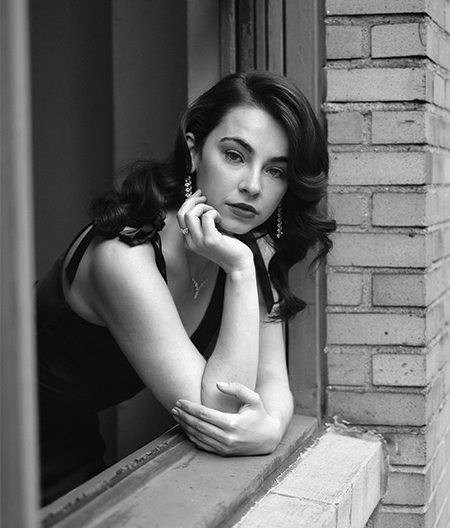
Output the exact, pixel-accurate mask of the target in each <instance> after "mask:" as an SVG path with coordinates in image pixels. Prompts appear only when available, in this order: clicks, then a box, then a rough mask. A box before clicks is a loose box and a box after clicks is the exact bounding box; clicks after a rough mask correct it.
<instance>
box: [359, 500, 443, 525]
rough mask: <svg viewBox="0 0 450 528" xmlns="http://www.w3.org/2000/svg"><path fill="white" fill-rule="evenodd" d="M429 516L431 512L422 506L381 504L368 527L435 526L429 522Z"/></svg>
mask: <svg viewBox="0 0 450 528" xmlns="http://www.w3.org/2000/svg"><path fill="white" fill-rule="evenodd" d="M429 518H430V512H429V511H428V510H426V511H425V509H424V508H423V507H421V506H416V507H413V506H411V507H409V508H405V506H392V505H384V504H380V505H379V506H378V508H377V509H376V510H375V512H374V514H373V515H372V517H371V521H370V522H371V523H372V524H370V525H367V528H425V527H428V526H433V524H429V523H428V519H429Z"/></svg>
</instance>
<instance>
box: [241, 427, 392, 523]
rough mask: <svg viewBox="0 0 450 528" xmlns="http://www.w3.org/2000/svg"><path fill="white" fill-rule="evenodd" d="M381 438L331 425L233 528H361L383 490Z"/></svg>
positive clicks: (384, 465)
mask: <svg viewBox="0 0 450 528" xmlns="http://www.w3.org/2000/svg"><path fill="white" fill-rule="evenodd" d="M387 470H388V463H387V457H386V455H385V453H384V450H383V442H382V440H381V438H379V437H377V436H376V435H372V434H371V433H361V432H358V431H357V430H354V429H352V428H336V427H331V428H330V429H329V430H328V432H326V433H325V434H324V435H323V436H322V437H321V438H320V439H319V440H318V441H317V443H316V444H315V445H314V446H313V447H312V448H311V449H309V450H308V451H307V452H306V453H305V454H304V455H302V456H300V457H299V459H298V460H297V461H296V462H295V464H293V466H292V467H290V468H289V469H288V470H287V471H286V473H285V475H283V478H282V479H280V480H281V481H280V483H279V484H278V485H276V486H275V487H273V488H272V489H271V490H270V491H269V492H268V493H267V494H266V496H265V497H263V498H262V499H261V500H260V501H259V502H258V503H257V504H256V505H255V506H254V507H253V508H252V509H251V510H250V511H249V512H248V514H247V515H246V516H245V517H244V518H243V519H242V520H241V521H239V522H238V523H237V524H236V525H235V527H236V528H256V527H262V526H270V527H271V528H278V527H279V528H284V527H286V526H295V527H296V528H335V527H336V528H337V527H339V528H364V526H366V523H367V521H368V519H369V517H370V516H371V515H372V513H373V511H374V509H375V507H376V506H377V504H378V503H379V501H380V499H381V497H382V496H383V494H384V493H385V491H386V480H387Z"/></svg>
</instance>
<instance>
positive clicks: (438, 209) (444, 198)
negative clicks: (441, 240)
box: [426, 185, 450, 226]
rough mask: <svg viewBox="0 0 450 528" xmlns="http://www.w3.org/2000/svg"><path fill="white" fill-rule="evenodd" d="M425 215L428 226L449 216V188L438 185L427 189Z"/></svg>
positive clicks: (443, 220)
mask: <svg viewBox="0 0 450 528" xmlns="http://www.w3.org/2000/svg"><path fill="white" fill-rule="evenodd" d="M426 216H427V221H428V225H430V226H432V225H434V224H438V223H441V222H445V221H446V220H447V219H448V218H450V188H448V187H444V186H442V185H439V186H436V187H434V188H432V189H429V191H428V192H427V212H426Z"/></svg>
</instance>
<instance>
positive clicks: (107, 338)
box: [36, 228, 225, 505]
mask: <svg viewBox="0 0 450 528" xmlns="http://www.w3.org/2000/svg"><path fill="white" fill-rule="evenodd" d="M96 234H97V233H96V232H95V229H94V228H93V229H91V230H90V231H89V232H88V233H87V234H86V235H85V237H84V239H83V240H82V242H81V243H80V245H79V246H78V247H77V249H76V251H75V253H74V255H73V256H72V258H71V261H70V263H69V264H68V266H67V268H66V270H64V271H65V273H66V275H67V277H68V279H69V281H70V282H71V281H73V279H74V277H75V274H76V271H77V268H78V264H79V262H80V260H81V258H82V256H83V254H84V252H85V250H86V248H87V246H88V245H89V243H90V241H91V240H92V239H93V237H94V236H95V235H96ZM141 235H142V233H141ZM145 237H146V238H145ZM77 238H78V237H77ZM77 238H75V240H77ZM120 238H122V240H123V241H124V242H126V243H129V244H130V245H135V244H136V241H135V240H133V236H131V237H130V236H127V235H126V234H125V236H124V237H120ZM144 238H145V239H144V240H143V239H142V236H141V239H140V240H139V242H138V243H145V242H151V243H152V244H153V246H154V248H155V254H156V261H157V264H158V268H159V270H160V272H161V273H162V274H163V275H164V273H165V265H164V258H163V255H162V251H161V246H160V242H159V236H158V234H157V232H156V231H152V232H150V233H147V234H145V233H144ZM69 249H70V248H69ZM66 254H67V252H66V253H65V254H63V255H61V256H60V258H59V259H58V260H57V262H56V263H55V265H54V266H53V267H52V268H51V269H50V271H49V272H48V273H47V274H46V275H45V276H44V277H43V278H42V279H41V280H40V281H39V282H38V283H37V286H36V298H37V342H38V372H39V432H40V457H41V493H42V495H41V497H42V505H45V504H48V503H49V502H52V501H53V500H55V499H56V498H58V497H60V496H61V495H63V494H65V493H67V492H69V491H70V490H72V489H73V488H75V487H76V486H78V485H80V484H82V483H83V482H85V481H86V480H88V479H89V478H91V477H93V476H94V475H96V474H98V473H99V472H100V471H102V470H103V469H104V468H105V464H104V462H103V454H104V451H105V443H104V441H103V438H102V437H101V435H100V432H99V421H98V416H97V413H98V412H99V411H101V410H103V409H106V408H108V407H111V406H112V405H116V404H117V403H119V402H122V401H124V400H127V399H129V398H131V397H132V396H134V395H135V394H137V393H138V392H139V391H140V390H142V389H143V388H144V383H143V382H142V380H141V379H140V378H139V376H138V374H137V373H136V372H135V370H134V369H133V367H132V366H131V364H130V363H129V362H128V360H127V358H126V356H125V355H124V354H123V353H122V351H121V350H120V348H119V346H118V345H117V343H116V342H115V340H114V338H113V336H112V335H111V333H110V332H109V330H108V329H107V328H105V327H102V326H98V325H95V324H93V323H90V322H88V321H86V320H84V319H82V318H81V317H80V316H78V315H77V314H76V313H75V312H74V311H73V310H72V309H71V308H70V307H69V305H68V304H67V302H66V301H65V298H64V295H63V289H62V273H63V269H62V268H63V264H64V259H65V256H66ZM224 285H225V274H224V272H223V271H222V270H220V272H219V275H218V278H217V282H216V285H215V288H214V292H213V295H212V298H211V301H210V304H209V306H208V309H207V311H206V315H205V317H204V319H203V321H202V322H201V324H200V325H199V327H198V328H197V330H196V331H195V333H194V335H193V336H192V338H191V339H192V341H193V343H194V344H195V345H196V347H197V348H198V350H199V351H200V352H201V353H202V354H204V355H206V354H207V350H209V348H210V347H208V345H209V344H210V343H211V342H212V341H213V340H214V337H215V336H216V335H217V332H218V329H219V326H220V320H221V316H222V306H223V294H224Z"/></svg>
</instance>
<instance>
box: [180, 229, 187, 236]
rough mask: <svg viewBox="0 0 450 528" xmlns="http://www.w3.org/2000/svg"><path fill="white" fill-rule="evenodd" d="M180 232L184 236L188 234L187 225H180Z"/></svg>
mask: <svg viewBox="0 0 450 528" xmlns="http://www.w3.org/2000/svg"><path fill="white" fill-rule="evenodd" d="M181 232H182V233H183V235H184V236H188V235H189V228H188V227H182V228H181Z"/></svg>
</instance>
